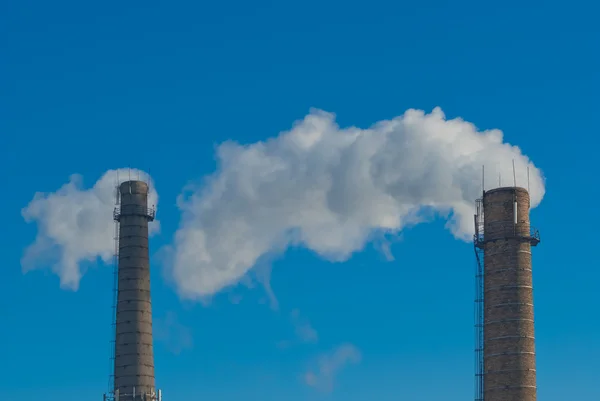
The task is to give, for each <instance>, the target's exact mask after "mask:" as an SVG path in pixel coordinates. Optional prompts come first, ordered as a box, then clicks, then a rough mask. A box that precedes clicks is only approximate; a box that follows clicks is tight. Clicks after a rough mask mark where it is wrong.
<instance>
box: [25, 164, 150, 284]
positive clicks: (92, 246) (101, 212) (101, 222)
mask: <svg viewBox="0 0 600 401" xmlns="http://www.w3.org/2000/svg"><path fill="white" fill-rule="evenodd" d="M129 177H131V178H132V179H138V177H140V179H142V180H144V181H146V182H149V183H150V194H149V196H148V203H149V204H150V205H155V207H156V206H157V205H158V194H157V193H156V190H155V189H154V184H153V183H152V181H151V179H150V177H149V176H148V174H146V173H144V172H142V171H139V170H135V169H119V170H109V171H107V172H106V173H105V174H104V175H103V176H102V177H101V178H100V179H99V180H98V181H97V182H96V183H95V184H94V186H93V187H92V188H89V189H84V188H83V187H82V177H81V176H80V175H77V174H74V175H72V176H71V177H70V179H69V182H68V183H66V184H64V185H63V186H62V187H61V188H60V189H58V190H57V191H56V192H53V193H36V194H35V196H34V198H33V200H32V201H31V202H30V203H29V205H27V207H25V208H24V209H23V210H22V211H21V213H22V215H23V218H24V219H25V220H26V221H27V222H35V223H36V224H37V227H38V233H37V237H36V239H35V242H34V243H33V244H31V245H30V246H29V247H27V249H26V250H25V253H24V255H23V258H22V259H21V266H22V268H23V271H24V272H27V271H30V270H33V269H36V268H45V267H46V266H50V267H51V269H52V271H53V272H54V273H55V274H57V275H58V276H59V278H60V286H61V288H65V289H71V290H77V289H78V288H79V282H80V280H81V277H82V275H83V273H84V267H83V265H82V263H83V262H85V261H89V262H93V261H95V260H97V259H98V258H100V259H102V260H103V261H104V262H110V261H111V258H112V257H113V255H114V252H115V242H114V239H113V238H114V236H115V225H114V222H113V216H112V213H113V210H114V207H115V195H116V192H115V191H116V188H115V186H116V185H117V183H118V182H119V183H120V182H124V181H127V180H129ZM134 177H135V178H134ZM159 227H160V225H159V223H158V221H157V220H155V221H154V222H152V223H151V224H150V233H151V234H153V233H156V232H157V231H158V230H159Z"/></svg>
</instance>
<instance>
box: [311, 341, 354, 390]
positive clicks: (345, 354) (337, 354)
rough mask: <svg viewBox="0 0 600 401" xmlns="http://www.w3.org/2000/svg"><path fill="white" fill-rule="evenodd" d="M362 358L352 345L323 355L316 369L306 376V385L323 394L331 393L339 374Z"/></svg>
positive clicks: (342, 346) (339, 347)
mask: <svg viewBox="0 0 600 401" xmlns="http://www.w3.org/2000/svg"><path fill="white" fill-rule="evenodd" d="M361 358H362V356H361V353H360V351H359V350H358V348H356V347H355V346H354V345H352V344H342V345H340V346H337V347H336V348H334V349H332V350H331V351H329V352H327V353H324V354H322V355H321V356H320V357H319V358H318V360H317V363H316V367H315V368H314V369H311V370H309V371H307V372H306V373H305V374H304V383H305V384H306V385H307V386H310V387H314V388H316V389H318V390H320V391H323V392H331V391H332V390H333V387H334V384H335V378H336V376H337V375H338V373H339V372H340V371H341V370H342V369H344V368H345V367H346V366H348V365H354V364H357V363H359V362H360V360H361Z"/></svg>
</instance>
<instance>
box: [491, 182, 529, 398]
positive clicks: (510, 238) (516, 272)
mask: <svg viewBox="0 0 600 401" xmlns="http://www.w3.org/2000/svg"><path fill="white" fill-rule="evenodd" d="M529 207H530V200H529V193H528V192H527V190H525V189H523V188H515V187H507V188H497V189H493V190H490V191H486V192H485V193H484V196H483V210H484V241H485V245H484V271H485V273H484V297H483V300H484V301H483V304H484V321H483V325H484V350H483V354H484V356H483V358H484V400H485V401H536V399H537V395H536V394H537V390H536V370H535V369H536V366H535V338H534V319H533V285H532V274H531V246H532V245H536V244H537V242H538V241H539V240H538V239H537V238H536V237H532V235H531V228H530V223H529Z"/></svg>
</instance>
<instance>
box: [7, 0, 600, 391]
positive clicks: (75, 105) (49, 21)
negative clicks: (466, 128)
mask: <svg viewBox="0 0 600 401" xmlns="http://www.w3.org/2000/svg"><path fill="white" fill-rule="evenodd" d="M598 11H599V10H598V8H597V6H596V5H594V4H592V3H591V2H587V3H586V2H581V1H578V0H576V1H572V2H569V4H568V6H565V4H564V3H559V2H546V3H542V2H539V3H529V5H525V6H522V5H519V3H517V2H514V1H509V2H504V3H502V4H494V5H484V4H482V3H481V2H475V1H462V2H459V3H456V2H454V3H452V4H450V3H447V2H441V1H430V2H427V3H424V4H420V3H416V2H415V3H405V2H390V1H379V0H374V1H370V2H368V3H358V2H339V1H327V0H326V1H320V2H317V1H313V0H307V1H303V2H294V3H290V2H267V1H263V0H259V1H254V2H241V1H229V2H223V3H217V2H211V3H210V4H209V3H208V2H203V3H201V2H180V1H177V2H170V3H169V4H167V3H166V2H156V1H145V2H139V1H131V2H127V4H123V3H122V2H120V3H118V2H104V3H103V4H102V5H90V4H89V3H86V2H75V1H55V2H40V1H18V2H17V1H12V0H8V1H5V2H3V3H2V5H1V9H0V29H1V30H2V38H3V40H2V41H1V42H0V46H1V50H2V54H3V56H4V57H2V58H1V59H2V61H1V62H0V73H1V77H2V79H1V81H0V82H1V83H2V90H1V91H0V102H1V103H0V105H1V108H0V110H2V114H1V118H0V180H1V182H2V187H3V189H4V192H3V196H2V197H1V198H0V209H1V210H2V211H3V212H4V216H3V224H2V230H0V244H2V248H1V249H2V255H3V259H2V261H1V263H2V266H3V268H2V270H1V271H2V279H1V280H0V317H1V318H2V321H3V327H4V329H3V330H0V359H1V360H2V362H3V363H2V364H0V377H1V378H2V381H1V383H2V392H3V396H4V397H5V398H6V399H9V400H20V401H29V400H34V399H35V400H37V399H39V398H40V397H43V398H44V399H46V400H48V401H54V400H63V399H65V398H67V399H71V398H72V399H75V397H79V399H90V400H94V399H98V400H99V399H101V398H100V397H101V396H102V393H103V392H104V391H105V390H106V386H107V375H108V371H109V370H108V367H109V364H108V356H109V348H108V341H109V339H110V306H111V283H112V281H111V279H112V277H111V269H110V267H108V266H106V265H104V264H103V263H101V262H98V263H91V264H90V265H89V266H88V267H89V270H88V272H87V273H86V274H85V276H84V277H83V279H82V281H81V283H80V288H79V290H78V291H77V292H73V291H65V290H61V289H60V288H59V280H58V278H57V277H56V276H55V275H53V274H52V273H50V272H49V270H37V271H33V272H30V273H27V274H25V275H24V274H23V273H22V271H21V267H20V259H21V256H22V255H23V252H24V250H25V248H26V247H27V246H28V245H29V244H31V243H32V242H33V241H34V239H35V235H36V226H35V225H34V224H29V225H27V224H26V223H25V222H24V220H23V217H22V216H21V209H22V208H24V207H25V206H27V204H28V202H29V201H30V200H31V199H32V197H33V195H34V193H35V192H36V191H42V192H53V191H56V190H57V189H58V188H59V187H61V186H62V185H63V184H65V183H66V182H67V181H68V179H69V176H70V175H71V174H73V173H79V174H81V175H82V176H83V179H84V186H85V187H91V186H92V185H94V183H95V182H96V180H98V179H99V178H100V177H101V176H102V174H104V172H106V171H107V170H109V169H113V168H120V167H126V166H132V167H137V168H140V169H143V170H146V171H149V172H150V174H151V175H152V177H153V179H154V181H155V183H156V188H157V190H158V192H159V195H160V207H159V217H160V220H161V232H160V234H158V235H156V236H154V237H153V239H152V242H151V246H152V249H153V250H154V251H158V250H159V249H161V248H162V247H163V246H164V245H168V244H170V243H171V241H172V237H173V234H174V232H175V231H176V230H177V228H178V225H179V222H180V218H181V215H180V211H179V209H178V208H177V205H176V199H177V196H178V195H179V194H180V193H181V191H182V188H183V187H184V186H185V185H186V184H188V183H189V182H190V181H193V180H199V179H201V178H202V177H204V176H206V175H207V174H211V173H213V172H214V171H215V169H216V168H217V164H216V160H215V148H216V146H217V145H218V144H220V143H222V142H224V141H226V140H235V141H237V142H239V143H242V144H252V143H255V142H257V141H260V140H265V139H267V138H270V137H275V136H277V135H278V134H279V132H281V131H285V130H288V129H290V128H291V127H292V124H293V122H294V121H296V120H299V119H302V118H304V116H305V115H306V114H307V113H308V112H309V109H310V108H311V107H316V108H319V109H323V110H326V111H329V112H333V113H336V115H337V122H338V124H339V125H340V126H341V127H346V126H350V125H355V126H358V127H362V128H366V127H369V126H370V125H371V124H374V123H376V122H377V121H380V120H383V119H390V118H393V117H395V116H399V115H401V114H402V113H404V111H405V110H406V109H409V108H417V109H422V110H425V111H426V112H430V111H431V110H432V109H433V108H434V107H436V106H440V107H441V108H442V109H443V110H444V112H445V113H446V116H447V117H448V118H454V117H462V118H464V119H466V120H467V121H470V122H472V123H474V124H475V125H476V126H477V127H479V128H480V129H492V128H498V129H501V130H502V131H503V132H504V135H505V137H504V139H505V141H507V142H510V143H512V144H515V145H518V146H519V147H520V148H521V149H522V151H523V152H524V153H525V154H526V155H528V156H529V157H530V158H531V159H532V161H533V162H534V163H535V165H536V166H537V167H539V168H541V169H542V171H543V173H544V175H545V177H546V195H545V197H544V200H543V201H542V203H541V204H540V206H539V207H538V208H536V209H534V210H533V211H532V221H533V224H534V225H535V226H537V227H538V228H539V229H540V231H541V235H542V243H541V244H540V246H539V247H538V249H536V251H535V254H534V285H535V301H536V330H537V332H536V335H537V351H538V387H539V397H540V399H544V400H546V401H565V400H569V399H600V390H599V389H598V387H597V386H596V385H595V381H594V379H597V360H598V359H599V358H600V343H599V342H598V338H600V325H599V324H598V321H597V319H595V318H594V316H596V315H597V310H598V307H600V303H599V301H598V298H597V296H596V291H597V288H598V284H597V283H598V280H599V279H600V273H599V272H598V270H597V269H595V267H596V265H597V262H595V255H594V252H593V251H594V247H593V244H594V239H595V235H596V230H595V227H596V226H597V223H598V220H599V218H598V212H597V208H596V207H595V204H594V202H593V200H594V199H596V197H597V196H598V186H597V185H595V182H596V173H595V171H596V170H595V167H596V153H597V152H596V145H597V143H598V142H597V136H596V135H595V132H596V129H597V119H596V118H595V115H596V114H597V106H598V101H597V93H598V90H599V89H600V79H599V73H598V71H600V58H599V57H598V51H597V46H598V43H599V40H600V33H599V31H598V29H599V28H598V27H597V24H596V26H594V22H596V21H595V16H596V15H597V14H598ZM391 251H392V253H393V255H394V257H395V260H394V261H388V260H386V258H385V256H384V255H383V253H382V252H381V251H380V250H378V248H377V246H373V245H367V246H366V248H365V250H364V251H360V252H357V253H355V254H354V255H353V256H352V258H350V259H349V260H347V261H346V262H343V263H330V262H329V261H327V260H325V259H323V258H321V257H319V256H318V255H317V254H316V253H315V252H313V251H309V250H306V249H303V248H302V247H294V248H292V249H289V250H288V251H286V252H285V253H284V254H283V255H281V256H280V257H278V258H277V259H276V260H275V261H274V262H273V266H272V274H271V278H270V286H271V288H272V291H273V293H274V295H275V297H276V298H277V302H278V306H279V307H278V309H277V310H273V308H272V306H271V305H270V302H269V300H268V294H267V291H265V289H264V288H263V287H262V286H261V285H255V286H254V288H246V287H245V286H243V285H242V286H240V287H236V288H235V289H234V290H232V291H229V292H228V291H225V292H222V293H219V294H218V295H217V296H216V297H214V298H213V300H212V302H211V303H210V304H209V305H208V306H207V305H202V304H201V303H197V302H192V301H181V300H180V299H179V297H178V294H177V290H176V288H175V287H174V285H173V284H172V283H170V282H168V281H167V280H164V279H163V274H162V273H161V272H162V270H163V269H162V267H161V265H160V263H159V262H158V257H156V258H154V260H155V263H154V264H153V269H154V272H153V291H154V292H153V307H154V314H155V317H156V319H157V321H158V323H157V324H158V326H159V327H160V325H161V324H162V326H163V327H162V329H164V330H162V331H163V333H161V334H162V335H160V336H159V338H157V339H156V346H155V353H156V354H155V355H156V361H155V363H156V376H157V383H158V385H159V386H160V387H161V388H162V389H163V390H164V392H165V397H166V398H165V399H167V400H169V401H180V400H181V401H183V400H187V399H190V397H193V398H194V399H196V398H198V399H203V398H205V399H211V400H213V401H232V400H259V399H260V400H265V401H269V400H282V399H283V400H289V401H296V400H298V401H300V400H302V401H304V400H321V399H323V400H325V399H327V400H344V401H360V400H374V399H377V400H380V401H388V400H390V401H391V400H410V401H420V400H423V401H431V400H447V401H454V400H464V399H469V398H472V392H473V391H472V389H473V351H472V348H473V330H472V324H473V321H472V320H473V310H472V307H473V290H474V288H473V272H474V263H475V262H474V255H473V251H472V245H471V244H469V243H466V242H462V241H459V240H456V239H455V238H454V237H453V236H452V234H451V233H450V232H449V231H448V230H445V229H444V221H443V220H442V219H438V220H436V221H434V222H431V223H428V224H422V225H418V226H416V227H414V228H411V229H408V230H404V231H403V232H402V235H401V238H400V239H398V240H396V241H393V243H392V245H391ZM173 323H176V324H173ZM307 325H310V327H312V328H313V329H314V331H315V332H316V333H317V336H316V337H317V338H315V336H314V335H308V334H307V333H312V332H311V331H310V330H309V331H307V330H308V329H307V328H308V326H307ZM159 330H161V329H159ZM164 331H166V333H165V332H164ZM344 344H347V345H346V347H347V348H339V347H343V346H344ZM350 344H351V345H350ZM283 345H285V346H283ZM348 347H350V348H348ZM340 349H342V350H344V349H346V350H348V349H351V350H353V352H354V353H352V352H351V353H350V354H352V355H353V356H354V357H355V358H354V360H355V361H356V363H347V364H346V365H345V366H344V368H343V369H342V370H340V371H339V372H338V374H336V375H335V382H334V385H333V388H332V391H330V392H323V391H321V390H322V389H321V388H314V387H311V386H308V385H307V383H306V380H305V378H306V373H307V372H315V369H316V367H317V366H318V361H319V360H323V359H322V358H328V356H330V355H331V353H332V352H334V351H335V350H340ZM358 354H360V358H358ZM319 358H321V359H319ZM350 360H352V358H350ZM350 362H351V361H350Z"/></svg>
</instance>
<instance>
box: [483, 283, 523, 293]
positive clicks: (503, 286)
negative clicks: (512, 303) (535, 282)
mask: <svg viewBox="0 0 600 401" xmlns="http://www.w3.org/2000/svg"><path fill="white" fill-rule="evenodd" d="M513 288H525V289H533V286H531V285H498V286H496V287H490V288H487V289H486V290H485V292H488V291H494V290H508V289H513Z"/></svg>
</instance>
